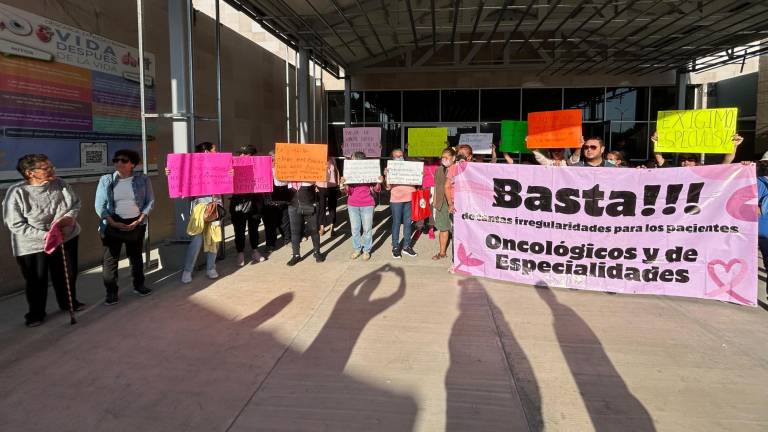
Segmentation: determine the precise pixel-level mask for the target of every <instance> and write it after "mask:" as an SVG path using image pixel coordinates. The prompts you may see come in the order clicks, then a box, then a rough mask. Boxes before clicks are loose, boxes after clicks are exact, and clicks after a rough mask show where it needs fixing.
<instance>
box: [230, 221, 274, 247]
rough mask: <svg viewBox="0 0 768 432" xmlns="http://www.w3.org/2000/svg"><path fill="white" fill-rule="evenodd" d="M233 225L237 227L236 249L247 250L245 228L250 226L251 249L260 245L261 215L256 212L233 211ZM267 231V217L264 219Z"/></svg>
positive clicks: (265, 233) (249, 239)
mask: <svg viewBox="0 0 768 432" xmlns="http://www.w3.org/2000/svg"><path fill="white" fill-rule="evenodd" d="M231 216H232V227H233V228H234V229H235V249H237V252H238V253H242V252H243V251H244V250H245V228H246V226H247V227H248V241H249V243H250V245H251V249H253V250H256V249H257V248H258V247H259V223H261V215H260V214H256V213H243V212H232V215H231ZM264 226H265V231H264V235H265V237H266V236H267V232H266V218H265V219H264Z"/></svg>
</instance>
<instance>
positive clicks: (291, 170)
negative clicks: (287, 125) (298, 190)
mask: <svg viewBox="0 0 768 432" xmlns="http://www.w3.org/2000/svg"><path fill="white" fill-rule="evenodd" d="M327 165H328V145H327V144H286V143H277V144H275V177H276V178H277V179H278V180H282V181H325V169H326V166H327Z"/></svg>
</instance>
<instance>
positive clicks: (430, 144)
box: [408, 128, 448, 157]
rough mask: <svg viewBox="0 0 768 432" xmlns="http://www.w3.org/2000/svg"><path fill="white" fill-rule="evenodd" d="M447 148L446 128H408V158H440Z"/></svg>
mask: <svg viewBox="0 0 768 432" xmlns="http://www.w3.org/2000/svg"><path fill="white" fill-rule="evenodd" d="M447 146H448V128H409V129H408V156H412V157H420V156H440V155H441V154H442V153H443V149H445V148H446V147H447Z"/></svg>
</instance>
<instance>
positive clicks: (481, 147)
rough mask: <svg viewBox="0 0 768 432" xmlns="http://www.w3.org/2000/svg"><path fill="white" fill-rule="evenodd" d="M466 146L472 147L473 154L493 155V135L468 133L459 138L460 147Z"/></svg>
mask: <svg viewBox="0 0 768 432" xmlns="http://www.w3.org/2000/svg"><path fill="white" fill-rule="evenodd" d="M462 144H466V145H468V146H470V147H472V153H473V154H491V153H492V151H491V147H492V146H493V134H492V133H468V134H461V136H459V145H462Z"/></svg>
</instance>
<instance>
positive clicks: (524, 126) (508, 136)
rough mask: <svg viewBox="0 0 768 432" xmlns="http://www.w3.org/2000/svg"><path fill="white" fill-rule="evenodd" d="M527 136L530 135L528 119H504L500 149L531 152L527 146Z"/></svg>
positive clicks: (512, 151)
mask: <svg viewBox="0 0 768 432" xmlns="http://www.w3.org/2000/svg"><path fill="white" fill-rule="evenodd" d="M526 136H528V122H527V121H518V120H502V121H501V145H500V146H499V149H500V150H501V151H502V152H504V153H530V151H529V150H528V149H527V148H526V147H525V137H526Z"/></svg>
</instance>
